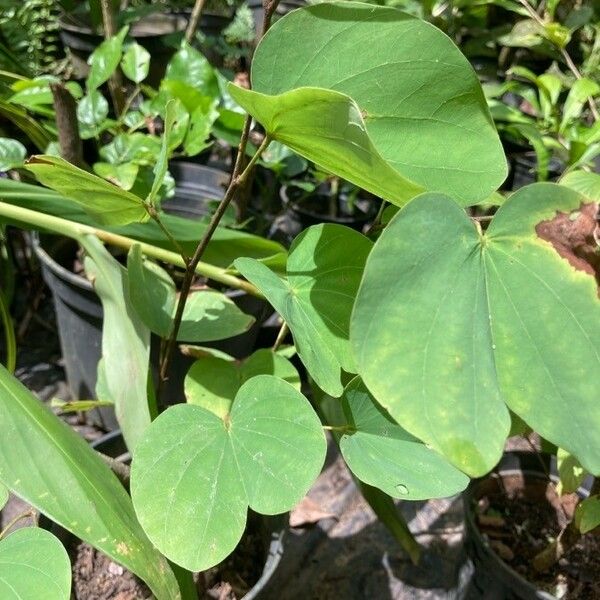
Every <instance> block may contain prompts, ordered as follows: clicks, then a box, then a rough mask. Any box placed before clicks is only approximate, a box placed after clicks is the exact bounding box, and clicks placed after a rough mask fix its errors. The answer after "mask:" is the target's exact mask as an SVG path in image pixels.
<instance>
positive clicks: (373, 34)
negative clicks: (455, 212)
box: [236, 2, 507, 205]
mask: <svg viewBox="0 0 600 600" xmlns="http://www.w3.org/2000/svg"><path fill="white" fill-rule="evenodd" d="M290 39H293V43H289V40H290ZM304 87H312V88H315V87H317V88H324V89H328V90H334V91H337V92H341V93H343V94H346V95H347V96H349V97H351V98H352V99H353V100H354V101H355V102H356V104H357V105H358V107H359V109H360V113H361V114H362V117H363V119H364V123H365V125H366V131H367V133H368V135H369V137H370V139H371V142H372V144H373V146H374V147H375V148H376V149H377V151H378V152H379V153H380V154H381V156H382V157H383V158H384V159H385V160H386V161H387V162H388V163H389V164H390V166H391V167H392V168H393V169H395V170H396V171H397V172H398V173H399V174H400V175H401V176H402V177H403V178H404V179H408V180H411V181H412V182H414V183H415V184H418V185H420V186H423V187H424V188H426V189H428V190H432V191H444V192H446V193H449V194H450V195H452V197H454V198H456V199H458V200H459V201H460V202H461V204H464V205H468V204H472V203H475V202H477V201H478V200H482V199H483V198H485V197H487V196H489V195H490V193H491V192H493V191H494V190H495V189H496V188H497V187H498V186H499V185H500V183H501V182H502V181H503V180H504V178H505V177H506V172H507V169H506V161H505V159H504V155H503V152H502V147H501V145H500V140H499V139H498V135H497V133H496V131H495V128H494V125H493V123H492V120H491V118H490V115H489V112H488V109H487V104H486V101H485V98H484V95H483V92H482V90H481V86H480V85H479V82H478V80H477V76H476V74H475V72H474V71H473V69H472V68H471V66H470V65H469V63H468V61H467V60H466V58H465V57H464V56H463V55H462V54H461V53H460V51H459V50H458V48H456V46H455V45H454V44H453V43H452V42H451V41H450V39H449V38H448V37H446V36H445V35H444V34H443V33H442V32H440V31H439V30H437V29H436V28H435V27H433V26H432V25H430V24H429V23H426V22H424V21H421V20H419V19H416V18H414V17H412V16H410V15H407V14H405V13H402V12H400V11H398V10H396V9H394V8H390V7H381V6H373V5H367V4H359V3H354V2H326V3H322V4H317V5H314V6H309V7H306V8H302V9H300V10H296V11H293V12H291V13H289V14H288V15H286V16H285V17H284V18H282V19H281V20H279V21H278V22H277V23H275V24H274V25H273V27H272V28H271V29H270V30H269V31H268V33H267V35H266V36H265V37H264V38H263V39H262V41H261V43H260V44H259V46H258V48H257V50H256V53H255V55H254V59H253V62H252V88H253V89H254V90H255V91H256V92H259V93H262V94H267V95H270V96H276V97H277V96H279V95H280V94H283V93H284V92H288V91H290V90H294V89H297V88H304ZM244 96H245V98H250V96H249V95H248V94H244ZM306 97H308V96H306ZM282 98H284V97H282ZM236 99H237V100H238V101H240V103H241V104H242V106H244V108H246V109H248V110H250V112H251V113H252V114H253V115H254V110H255V107H256V104H259V103H262V102H263V99H262V97H258V96H255V97H254V102H255V106H249V105H248V106H247V105H246V101H245V100H244V98H242V97H241V95H238V97H237V98H236ZM273 101H274V100H271V102H273ZM281 109H282V111H283V112H282V114H281V116H280V121H283V120H285V119H286V114H285V112H286V110H287V107H286V105H285V103H282V105H281ZM311 115H312V113H311ZM254 116H256V117H257V118H259V117H258V113H257V114H256V115H254ZM349 116H350V118H349V119H348V120H347V122H346V123H345V124H344V126H343V128H342V129H341V130H340V131H339V134H338V135H339V136H340V137H344V136H345V135H346V133H347V131H348V130H349V131H352V130H353V129H354V128H355V123H356V115H355V114H353V113H351V114H350V115H349ZM292 118H293V119H297V118H298V117H297V113H296V114H294V113H292ZM340 121H341V117H340ZM263 125H265V126H266V127H267V130H268V129H269V128H268V123H263ZM304 125H305V126H308V127H309V129H308V131H309V132H310V131H311V130H312V127H311V124H310V122H305V123H304ZM302 135H304V134H303V133H302V132H299V137H300V136H302ZM276 138H277V136H276ZM297 141H298V140H294V143H296V142H297ZM300 142H301V148H302V150H299V149H297V148H296V147H295V146H292V148H293V149H294V150H297V151H298V152H299V153H300V154H303V152H304V151H305V144H304V143H302V141H301V140H300ZM286 143H288V142H286ZM290 145H291V144H290ZM335 149H336V148H335V146H334V147H333V149H332V151H335ZM312 154H313V155H311V156H309V155H308V154H304V155H305V156H306V157H307V158H309V159H311V160H314V161H315V162H316V163H317V164H321V165H324V163H323V160H324V159H327V160H328V161H329V163H330V164H329V165H328V166H327V168H329V169H330V170H332V171H333V172H334V173H338V169H339V168H343V167H344V166H345V165H344V164H342V162H343V161H345V160H346V158H345V156H344V157H340V164H339V165H338V166H337V168H336V169H332V168H331V166H332V164H331V163H333V161H334V158H333V157H326V156H322V155H321V154H322V153H321V152H320V150H319V151H317V150H315V152H314V153H312ZM324 166H325V165H324ZM354 168H355V169H358V168H364V163H363V162H356V163H354ZM382 184H383V183H382V182H381V183H380V185H382ZM359 185H362V183H359ZM370 191H372V192H373V193H375V194H381V192H380V191H379V190H378V189H370ZM382 195H383V196H384V197H385V198H386V199H388V200H392V201H393V199H394V198H393V197H387V196H386V195H385V194H382Z"/></svg>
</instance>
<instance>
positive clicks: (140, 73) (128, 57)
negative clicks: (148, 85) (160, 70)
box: [121, 42, 150, 83]
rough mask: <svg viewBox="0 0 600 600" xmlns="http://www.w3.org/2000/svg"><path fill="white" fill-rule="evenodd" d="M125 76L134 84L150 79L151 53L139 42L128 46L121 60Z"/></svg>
mask: <svg viewBox="0 0 600 600" xmlns="http://www.w3.org/2000/svg"><path fill="white" fill-rule="evenodd" d="M121 69H123V74H124V75H125V77H127V78H128V79H131V81H133V82H134V83H141V82H142V81H144V79H146V77H148V71H149V69H150V53H149V52H148V50H146V48H144V46H140V44H138V43H137V42H132V43H131V44H128V45H127V48H125V52H124V53H123V58H122V59H121Z"/></svg>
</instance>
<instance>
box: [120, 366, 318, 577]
mask: <svg viewBox="0 0 600 600" xmlns="http://www.w3.org/2000/svg"><path fill="white" fill-rule="evenodd" d="M325 451H326V442H325V436H324V434H323V430H322V428H321V423H320V422H319V419H318V418H317V415H316V414H315V412H314V411H313V409H312V408H311V406H310V404H309V402H308V401H307V400H306V398H304V396H302V394H300V393H299V392H298V391H297V390H296V389H294V387H292V386H291V385H290V384H289V383H286V382H285V381H282V380H281V379H278V378H276V377H273V376H270V375H259V376H258V377H254V378H253V379H250V380H249V381H247V382H246V383H244V384H243V385H242V386H241V387H240V389H239V391H238V393H237V395H236V397H235V400H234V402H233V405H232V407H231V412H230V413H229V414H228V416H227V418H226V419H225V420H222V419H220V418H219V417H217V416H216V415H215V414H214V413H212V412H211V411H209V410H206V409H204V408H202V407H200V406H193V405H190V404H186V405H178V406H173V407H171V408H169V409H167V410H166V411H165V412H164V413H162V414H161V415H160V416H159V417H158V418H157V419H156V420H155V421H154V422H153V423H152V425H151V427H150V429H149V430H148V432H147V434H146V435H145V438H144V440H143V441H142V442H141V443H140V445H139V446H138V448H137V450H136V453H135V455H134V459H133V465H132V469H131V493H132V497H133V502H134V505H135V508H136V511H137V514H138V517H139V519H140V522H141V523H142V525H143V527H144V529H145V531H146V533H147V534H148V536H149V537H150V539H151V540H152V541H153V543H154V544H155V545H156V547H157V548H158V549H159V550H160V551H161V552H163V554H165V556H167V557H168V558H169V559H170V560H172V561H173V562H174V563H176V564H178V565H181V566H183V567H185V568H186V569H189V570H191V571H202V570H205V569H208V568H210V567H212V566H214V565H216V564H218V563H219V562H220V561H222V560H223V559H224V558H225V557H226V556H227V555H228V554H229V553H230V552H231V551H232V550H233V549H234V548H235V546H236V545H237V543H238V542H239V540H240V538H241V536H242V533H243V531H244V527H245V524H246V513H247V508H248V507H250V508H252V510H254V511H256V512H259V513H262V514H278V513H282V512H285V511H286V510H289V509H290V508H291V507H292V506H294V505H295V504H296V503H297V502H298V501H299V500H300V499H301V498H302V497H303V496H304V495H305V494H306V492H307V491H308V489H309V487H310V486H311V484H312V483H313V482H314V480H315V479H316V477H317V475H318V474H319V472H320V470H321V467H322V465H323V462H324V459H325Z"/></svg>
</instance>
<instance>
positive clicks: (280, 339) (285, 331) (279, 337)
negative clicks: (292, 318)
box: [272, 321, 289, 352]
mask: <svg viewBox="0 0 600 600" xmlns="http://www.w3.org/2000/svg"><path fill="white" fill-rule="evenodd" d="M288 331H289V328H288V325H287V323H286V322H285V321H284V322H283V323H282V324H281V329H280V330H279V333H278V334H277V339H276V340H275V343H274V344H273V348H272V350H273V352H277V350H279V347H280V346H281V344H283V340H285V336H286V335H287V334H288Z"/></svg>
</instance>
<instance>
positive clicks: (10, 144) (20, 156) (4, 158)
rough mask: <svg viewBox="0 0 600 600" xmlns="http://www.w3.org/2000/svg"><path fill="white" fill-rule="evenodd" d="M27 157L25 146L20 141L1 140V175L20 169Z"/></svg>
mask: <svg viewBox="0 0 600 600" xmlns="http://www.w3.org/2000/svg"><path fill="white" fill-rule="evenodd" d="M26 155H27V150H26V148H25V146H23V144H21V142H19V141H18V140H13V139H10V138H0V173H3V172H4V171H8V170H9V169H14V168H15V167H20V166H21V165H22V164H23V162H24V161H25V156H26Z"/></svg>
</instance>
